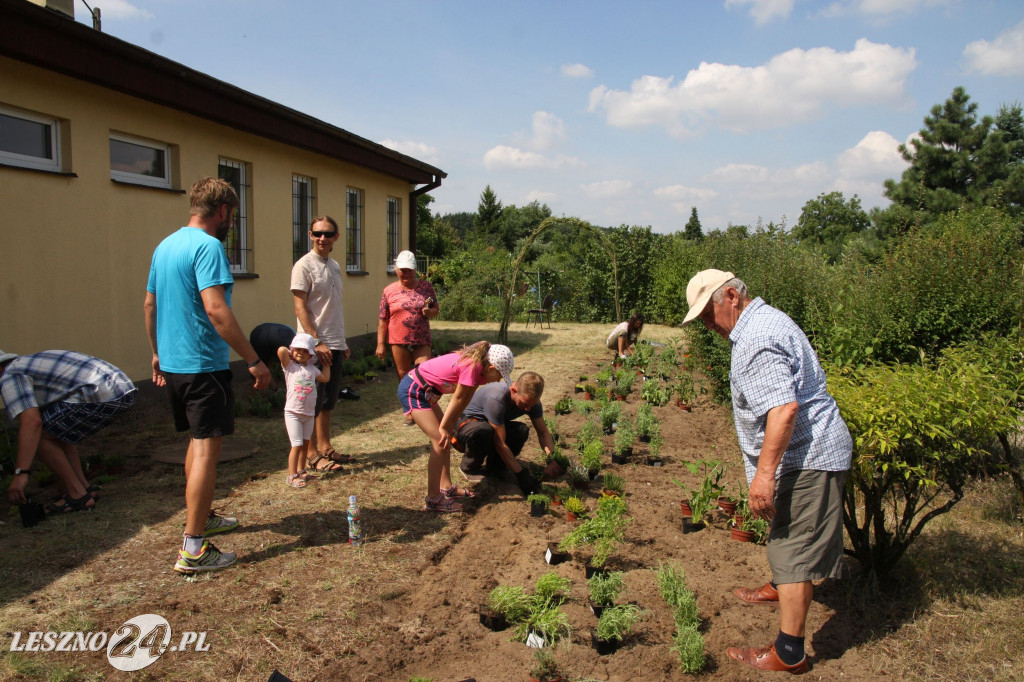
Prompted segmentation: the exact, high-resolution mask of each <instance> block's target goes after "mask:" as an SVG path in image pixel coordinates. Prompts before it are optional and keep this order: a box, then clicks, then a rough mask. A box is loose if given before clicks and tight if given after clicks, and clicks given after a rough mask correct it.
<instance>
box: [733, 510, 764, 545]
mask: <svg viewBox="0 0 1024 682" xmlns="http://www.w3.org/2000/svg"><path fill="white" fill-rule="evenodd" d="M740 530H746V531H750V532H751V533H753V534H754V542H756V543H757V544H759V545H762V544H764V543H765V542H766V541H767V540H768V534H769V533H770V532H771V530H772V524H771V522H770V521H766V520H765V519H758V518H755V517H753V516H749V517H747V518H745V519H743V525H742V526H740Z"/></svg>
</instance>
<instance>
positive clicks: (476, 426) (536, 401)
mask: <svg viewBox="0 0 1024 682" xmlns="http://www.w3.org/2000/svg"><path fill="white" fill-rule="evenodd" d="M543 392H544V378H543V377H542V376H541V375H539V374H537V373H536V372H523V373H522V374H520V375H519V378H518V379H516V381H515V383H514V384H512V385H511V386H507V385H506V384H505V382H503V381H497V382H494V383H491V384H485V385H483V386H481V387H480V388H478V389H477V390H476V393H474V394H473V399H472V400H470V402H469V405H468V406H467V407H466V411H465V412H463V413H462V416H461V417H460V418H459V420H458V426H457V427H456V428H455V439H454V445H455V448H456V449H457V450H461V451H462V452H464V453H465V455H464V456H463V457H462V462H461V463H460V464H459V468H460V469H461V470H462V473H464V474H465V475H466V478H468V479H469V480H471V481H479V480H481V479H482V478H483V477H484V476H485V475H494V474H498V473H501V472H503V471H505V470H506V469H507V470H508V471H511V472H512V473H513V474H514V475H515V477H516V480H517V481H518V482H519V489H520V490H522V491H523V494H524V495H529V494H530V493H535V492H538V491H539V490H540V483H539V482H538V481H537V479H536V478H534V477H533V475H532V474H531V473H530V472H529V471H528V470H527V469H525V468H524V467H523V465H521V464H520V463H519V462H518V460H516V457H518V456H519V453H520V452H521V451H522V449H523V446H524V445H526V441H527V440H528V439H529V437H530V427H529V426H527V425H526V424H524V423H523V422H520V421H513V420H515V419H517V418H518V417H521V416H522V415H524V414H525V415H529V417H530V422H531V423H532V424H533V428H534V429H535V430H536V431H537V441H538V442H539V443H540V446H541V448H543V449H544V452H545V453H546V454H549V455H550V454H551V453H552V452H553V451H554V449H555V443H554V441H553V440H552V438H551V432H550V431H548V427H547V424H545V423H544V407H543V406H542V405H541V404H540V397H541V394H542V393H543Z"/></svg>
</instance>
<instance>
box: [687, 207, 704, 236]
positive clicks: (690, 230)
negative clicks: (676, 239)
mask: <svg viewBox="0 0 1024 682" xmlns="http://www.w3.org/2000/svg"><path fill="white" fill-rule="evenodd" d="M683 236H684V237H686V238H687V239H693V240H695V241H698V242H699V241H700V240H701V239H704V232H703V231H702V230H701V229H700V218H698V217H697V207H696V206H691V207H690V219H689V220H687V221H686V229H685V230H684V231H683Z"/></svg>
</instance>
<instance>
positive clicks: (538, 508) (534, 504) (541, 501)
mask: <svg viewBox="0 0 1024 682" xmlns="http://www.w3.org/2000/svg"><path fill="white" fill-rule="evenodd" d="M526 501H527V502H529V503H530V516H538V517H539V516H544V515H545V514H546V513H547V512H548V505H550V504H551V498H550V497H548V496H547V495H545V494H544V493H530V495H529V497H527V498H526Z"/></svg>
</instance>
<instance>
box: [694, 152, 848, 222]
mask: <svg viewBox="0 0 1024 682" xmlns="http://www.w3.org/2000/svg"><path fill="white" fill-rule="evenodd" d="M833 177H834V173H833V172H832V171H831V170H830V169H829V167H828V164H826V163H823V162H821V161H817V162H814V163H808V164H803V165H800V166H795V167H793V168H779V169H775V170H772V169H769V168H765V167H764V166H756V165H753V164H741V163H731V164H728V165H725V166H721V167H719V168H716V169H714V170H713V171H711V172H710V173H708V174H707V175H705V176H704V177H703V178H701V180H703V181H704V182H706V183H707V184H710V185H715V186H717V187H718V193H719V194H721V195H725V196H729V195H731V194H737V193H742V195H743V198H744V200H745V201H746V202H747V203H748V204H749V203H752V202H761V203H764V202H770V201H777V200H788V201H805V200H806V198H807V197H813V196H817V195H818V194H820V193H821V192H823V191H825V189H826V188H827V187H828V186H829V184H830V183H831V182H832V178H833ZM790 217H791V218H792V216H790Z"/></svg>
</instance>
